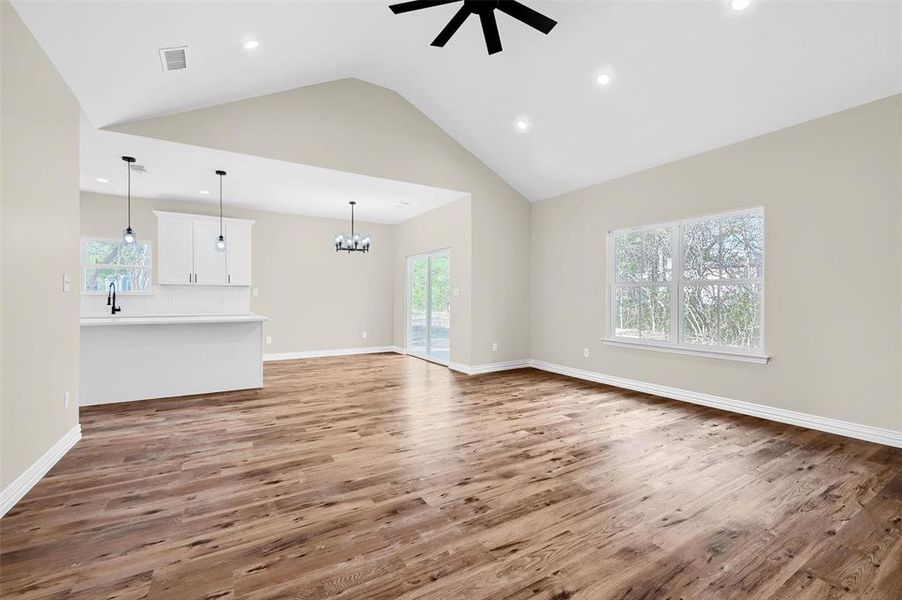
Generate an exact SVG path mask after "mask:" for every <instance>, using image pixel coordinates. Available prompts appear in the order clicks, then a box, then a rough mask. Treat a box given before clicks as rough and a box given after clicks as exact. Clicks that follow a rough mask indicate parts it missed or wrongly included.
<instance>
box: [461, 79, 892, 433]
mask: <svg viewBox="0 0 902 600" xmlns="http://www.w3.org/2000/svg"><path fill="white" fill-rule="evenodd" d="M900 145H902V99H900V97H899V96H896V97H892V98H889V99H885V100H882V101H879V102H875V103H872V104H868V105H865V106H862V107H858V108H854V109H852V110H848V111H845V112H841V113H838V114H835V115H832V116H828V117H825V118H822V119H818V120H815V121H811V122H808V123H804V124H801V125H798V126H795V127H791V128H789V129H785V130H782V131H779V132H776V133H773V134H769V135H766V136H763V137H759V138H755V139H752V140H749V141H746V142H742V143H739V144H736V145H734V146H729V147H726V148H721V149H718V150H715V151H712V152H708V153H706V154H702V155H699V156H695V157H692V158H688V159H685V160H681V161H678V162H674V163H671V164H668V165H665V166H662V167H658V168H655V169H651V170H648V171H644V172H641V173H636V174H634V175H630V176H627V177H623V178H621V179H617V180H614V181H610V182H607V183H603V184H600V185H596V186H593V187H589V188H586V189H583V190H579V191H576V192H573V193H570V194H566V195H563V196H560V197H557V198H554V199H551V200H546V201H543V202H540V203H537V204H534V205H533V209H532V257H531V276H532V277H531V281H532V285H531V296H530V298H531V311H532V319H531V327H532V331H531V348H532V356H533V357H534V358H536V359H539V360H544V361H549V362H553V363H558V364H561V365H566V366H570V367H574V368H580V369H587V370H592V371H596V372H599V373H604V374H607V375H614V376H618V377H625V378H629V379H636V380H640V381H644V382H651V383H657V384H661V385H666V386H672V387H676V388H681V389H685V390H691V391H696V392H704V393H708V394H714V395H718V396H723V397H727V398H731V399H736V400H743V401H747V402H754V403H758V404H764V405H768V406H773V407H779V408H785V409H790V410H796V411H801V412H805V413H810V414H814V415H820V416H825V417H832V418H837V419H842V420H846V421H851V422H855V423H861V424H865V425H872V426H877V427H884V428H888V429H897V430H902V309H900V307H902V243H900V239H902V174H900V170H902V154H900V153H902V149H900ZM755 206H764V207H765V210H766V229H767V234H766V235H767V239H766V260H767V266H766V274H765V286H766V342H765V343H766V351H767V353H768V354H770V355H771V356H772V360H771V362H770V363H769V364H767V365H763V366H762V365H752V364H745V363H736V362H727V361H720V360H713V359H706V358H695V357H687V356H678V355H671V354H663V353H656V352H649V351H646V350H638V349H621V348H613V347H608V346H603V345H602V344H601V342H600V339H601V338H602V337H603V336H604V335H606V331H605V314H606V309H605V306H606V289H605V281H606V273H605V271H606V265H607V258H606V256H605V235H606V232H608V231H610V230H614V229H619V228H623V227H630V226H636V225H643V224H653V223H657V222H662V221H670V220H675V219H681V218H684V217H692V216H697V215H705V214H709V213H716V212H720V211H727V210H731V209H737V208H743V207H755ZM582 240H591V242H590V243H582ZM474 257H475V252H474ZM474 260H477V259H476V258H474ZM584 347H588V348H590V349H591V358H590V359H588V360H587V359H584V358H582V351H583V348H584Z"/></svg>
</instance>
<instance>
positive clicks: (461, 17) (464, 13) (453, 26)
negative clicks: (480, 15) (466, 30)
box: [432, 6, 471, 48]
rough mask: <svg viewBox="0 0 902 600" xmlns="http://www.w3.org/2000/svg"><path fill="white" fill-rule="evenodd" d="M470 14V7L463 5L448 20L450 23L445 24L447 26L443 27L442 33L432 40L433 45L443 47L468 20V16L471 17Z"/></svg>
mask: <svg viewBox="0 0 902 600" xmlns="http://www.w3.org/2000/svg"><path fill="white" fill-rule="evenodd" d="M470 14H471V13H470V9H469V8H467V7H466V6H461V7H460V10H459V11H457V12H456V13H455V14H454V16H453V17H451V20H450V21H448V24H447V25H445V28H444V29H442V31H441V33H439V34H438V36H437V37H436V38H435V39H434V40H432V45H433V46H437V47H439V48H441V47H443V46H444V45H445V44H447V43H448V40H450V39H451V36H452V35H454V34H455V33H457V30H458V29H460V26H461V25H463V24H464V21H466V20H467V17H469V16H470Z"/></svg>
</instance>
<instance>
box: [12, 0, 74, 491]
mask: <svg viewBox="0 0 902 600" xmlns="http://www.w3.org/2000/svg"><path fill="white" fill-rule="evenodd" d="M0 13H2V80H0V96H2V102H0V105H2V109H0V110H2V115H0V121H2V123H3V131H2V141H0V147H2V151H0V152H2V158H3V162H2V166H0V187H2V232H0V239H2V251H0V257H2V269H0V297H2V311H0V322H2V328H0V330H2V343H0V347H2V348H3V355H2V356H3V358H2V392H0V393H2V395H0V422H2V431H0V454H2V456H0V488H2V487H6V485H8V484H9V483H10V482H11V481H13V480H14V479H15V478H16V477H18V476H19V475H21V474H22V472H23V471H24V470H25V469H26V468H27V467H29V466H30V465H31V464H32V463H33V462H35V461H36V460H37V459H38V458H39V457H40V456H41V455H42V454H44V452H46V451H47V450H48V449H49V448H50V447H51V446H52V445H53V444H55V443H56V442H57V441H59V440H60V438H62V437H63V435H65V434H66V433H67V432H68V431H69V430H70V429H72V427H74V426H75V425H76V424H77V423H78V339H79V327H78V311H79V295H78V287H79V272H78V271H79V269H78V237H79V236H78V218H79V215H78V118H79V106H78V102H77V101H76V99H75V97H74V96H73V95H72V93H71V92H70V91H69V88H68V87H67V86H66V84H65V83H64V82H63V80H62V78H60V76H59V74H58V73H57V72H56V69H54V67H53V65H52V64H51V63H50V61H49V59H48V58H47V56H46V55H45V54H44V52H43V50H41V48H40V47H39V46H38V44H37V43H36V42H35V40H34V38H33V37H32V36H31V33H30V32H29V31H28V29H27V28H26V27H25V25H24V24H23V23H22V21H21V20H20V19H19V16H18V15H17V14H16V12H15V11H14V10H13V9H12V8H11V6H10V5H9V3H8V2H6V1H2V2H0ZM64 273H69V274H70V275H71V277H72V288H73V291H72V292H71V293H68V294H66V293H63V274H64ZM10 349H15V350H14V351H10ZM66 391H68V392H70V394H71V396H70V403H69V408H68V409H65V408H63V393H64V392H66Z"/></svg>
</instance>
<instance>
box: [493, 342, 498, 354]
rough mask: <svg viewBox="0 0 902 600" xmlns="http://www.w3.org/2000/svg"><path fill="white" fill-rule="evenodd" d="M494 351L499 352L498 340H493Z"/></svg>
mask: <svg viewBox="0 0 902 600" xmlns="http://www.w3.org/2000/svg"><path fill="white" fill-rule="evenodd" d="M492 352H498V342H492Z"/></svg>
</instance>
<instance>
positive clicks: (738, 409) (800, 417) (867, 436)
mask: <svg viewBox="0 0 902 600" xmlns="http://www.w3.org/2000/svg"><path fill="white" fill-rule="evenodd" d="M529 362H530V366H532V367H533V368H535V369H540V370H542V371H548V372H551V373H557V374H559V375H566V376H568V377H575V378H576V379H584V380H586V381H594V382H595V383H603V384H605V385H612V386H615V387H619V388H625V389H628V390H635V391H637V392H643V393H646V394H654V395H655V396H663V397H665V398H672V399H674V400H681V401H683V402H691V403H692V404H700V405H702V406H709V407H711V408H718V409H720V410H726V411H729V412H735V413H740V414H743V415H750V416H753V417H760V418H762V419H767V420H769V421H777V422H778V423H789V424H790V425H798V426H799V427H807V428H808V429H816V430H817V431H826V432H827V433H835V434H837V435H843V436H846V437H850V438H855V439H859V440H865V441H867V442H875V443H877V444H884V445H887V446H895V447H896V448H902V431H894V430H892V429H882V428H880V427H872V426H870V425H860V424H858V423H850V422H849V421H841V420H839V419H831V418H829V417H820V416H817V415H810V414H808V413H803V412H798V411H794V410H786V409H783V408H774V407H771V406H764V405H763V404H754V403H752V402H743V401H741V400H732V399H730V398H722V397H720V396H712V395H710V394H703V393H700V392H690V391H688V390H681V389H679V388H673V387H668V386H664V385H658V384H655V383H646V382H643V381H636V380H634V379H625V378H623V377H615V376H613V375H605V374H603V373H596V372H594V371H586V370H583V369H574V368H572V367H565V366H563V365H557V364H554V363H549V362H544V361H541V360H535V359H533V360H531V361H529Z"/></svg>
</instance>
